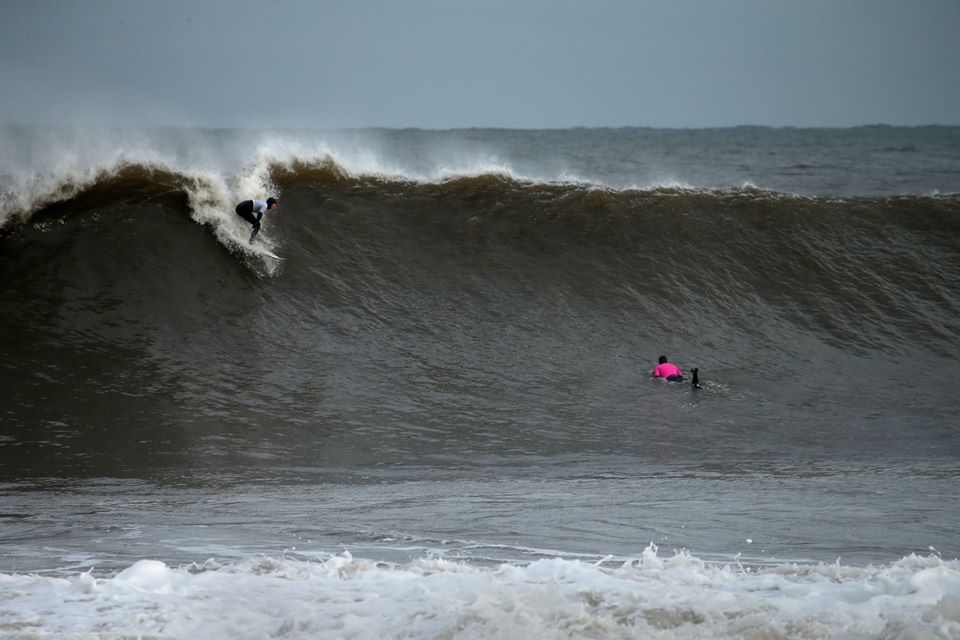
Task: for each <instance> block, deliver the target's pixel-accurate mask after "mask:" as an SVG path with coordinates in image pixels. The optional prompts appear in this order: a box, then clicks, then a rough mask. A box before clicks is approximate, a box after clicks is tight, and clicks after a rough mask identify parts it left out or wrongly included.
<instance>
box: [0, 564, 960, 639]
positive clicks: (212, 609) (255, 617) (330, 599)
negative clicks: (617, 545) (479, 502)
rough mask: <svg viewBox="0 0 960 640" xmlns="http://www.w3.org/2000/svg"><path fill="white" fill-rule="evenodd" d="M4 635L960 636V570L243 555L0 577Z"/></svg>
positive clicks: (915, 566) (941, 566)
mask: <svg viewBox="0 0 960 640" xmlns="http://www.w3.org/2000/svg"><path fill="white" fill-rule="evenodd" d="M0 595H2V598H3V601H4V605H3V607H2V609H0V626H2V628H3V629H5V630H7V631H13V632H20V633H29V634H31V635H36V636H39V637H54V636H59V635H70V634H72V635H78V636H86V635H88V634H89V635H96V634H100V635H106V636H111V637H112V636H124V635H145V636H149V637H153V636H157V637H165V638H192V637H204V638H260V637H285V638H312V637H346V638H437V637H456V638H491V637H496V638H743V637H757V638H759V637H764V638H766V637H770V638H787V637H798V638H799V637H802V638H807V637H816V638H832V637H843V638H876V637H911V638H960V564H958V562H957V561H944V560H942V559H940V558H938V557H936V556H928V557H919V556H909V557H907V558H904V559H902V560H900V561H898V562H895V563H893V564H890V565H886V566H880V567H866V568H857V567H849V566H843V565H841V564H839V563H836V564H817V565H794V564H788V565H780V566H775V567H763V568H753V569H751V568H749V567H743V566H740V565H737V564H724V565H716V564H711V563H707V562H705V561H703V560H701V559H699V558H697V557H694V556H692V555H690V554H688V553H685V552H682V553H675V554H673V555H661V554H659V553H658V551H657V549H656V547H653V546H651V547H648V548H647V549H646V550H645V551H644V552H643V553H642V554H641V555H640V556H639V557H637V558H635V559H632V560H629V561H627V562H624V563H622V564H617V565H616V566H606V565H603V564H601V563H597V564H594V563H587V562H582V561H575V560H565V559H544V560H539V561H536V562H533V563H530V564H527V565H514V564H503V565H499V566H494V567H479V566H473V565H468V564H462V563H456V562H450V561H446V560H442V559H436V558H422V559H419V560H414V561H412V562H409V563H406V564H402V565H400V564H390V563H381V562H375V561H370V560H363V559H357V558H354V557H352V556H351V555H350V554H348V553H343V554H340V555H335V556H330V557H328V558H326V559H323V560H319V561H307V560H304V559H294V558H289V557H285V558H266V557H262V558H251V559H249V560H247V561H244V562H240V563H235V564H226V565H223V564H219V563H217V562H213V561H210V562H207V563H204V564H202V565H190V566H185V567H180V568H171V567H168V566H167V565H166V564H164V563H162V562H159V561H156V560H141V561H139V562H137V563H135V564H133V565H132V566H130V567H128V568H126V569H124V570H123V571H120V572H119V573H117V574H115V575H112V576H102V577H96V576H94V575H92V573H82V574H79V575H73V576H68V577H48V576H37V575H0Z"/></svg>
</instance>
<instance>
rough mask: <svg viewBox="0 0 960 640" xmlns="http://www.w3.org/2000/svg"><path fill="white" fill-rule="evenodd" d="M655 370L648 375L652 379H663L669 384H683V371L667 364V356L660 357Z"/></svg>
mask: <svg viewBox="0 0 960 640" xmlns="http://www.w3.org/2000/svg"><path fill="white" fill-rule="evenodd" d="M657 362H659V364H658V365H657V368H656V369H654V370H653V372H652V373H651V374H650V375H651V376H652V377H654V378H665V379H666V380H668V381H669V382H683V371H680V369H679V368H677V366H676V365H673V364H670V363H669V362H667V356H660V358H659V359H658V360H657Z"/></svg>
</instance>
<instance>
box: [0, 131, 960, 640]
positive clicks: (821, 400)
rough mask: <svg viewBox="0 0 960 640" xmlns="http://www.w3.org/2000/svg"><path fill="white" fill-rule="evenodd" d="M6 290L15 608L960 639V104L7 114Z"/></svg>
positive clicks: (3, 160) (0, 485)
mask: <svg viewBox="0 0 960 640" xmlns="http://www.w3.org/2000/svg"><path fill="white" fill-rule="evenodd" d="M268 196H275V197H277V198H279V200H280V206H279V207H278V208H277V209H276V210H273V211H270V212H268V213H267V214H266V215H265V217H264V219H263V228H262V230H261V233H260V236H259V237H258V239H257V242H256V243H254V244H252V245H251V244H250V243H249V242H248V241H247V237H248V235H249V230H250V226H249V224H248V223H246V222H245V221H244V220H242V219H241V218H240V217H239V216H237V215H236V214H235V213H234V207H235V205H236V204H237V203H239V202H240V201H242V200H246V199H250V198H260V199H265V198H266V197H268ZM266 252H271V253H274V254H275V255H277V256H280V257H281V258H283V259H282V260H277V259H274V258H273V257H270V256H269V255H268V254H267V253H266ZM0 308H2V313H0V390H2V391H0V397H2V400H0V637H18V638H19V637H24V638H81V637H82V638H117V637H124V638H127V637H144V638H213V639H217V638H225V639H226V638H457V639H460V638H670V639H675V638H750V639H753V638H756V639H759V638H803V639H809V638H890V639H893V638H912V639H920V638H951V639H958V638H960V560H958V558H960V482H958V480H960V401H958V399H957V398H958V392H957V389H956V385H957V382H958V377H960V365H958V353H960V128H957V127H917V128H898V127H885V126H869V127H860V128H853V129H770V128H761V127H739V128H728V129H710V130H706V129H704V130H693V129H691V130H681V129H677V130H663V129H643V128H627V129H567V130H499V129H498V130H491V129H466V130H451V131H431V130H417V129H410V130H390V129H383V130H379V129H361V130H339V131H318V130H213V129H182V128H180V129H177V128H172V129H95V130H94V129H73V128H32V127H7V128H4V129H0ZM660 355H666V356H667V357H668V359H669V360H670V361H671V362H673V363H675V364H676V365H677V366H679V367H680V368H681V369H682V370H683V372H684V374H685V376H686V377H687V380H686V381H684V382H682V383H668V382H665V381H662V380H656V379H652V378H651V377H650V372H651V370H652V369H653V368H654V367H655V366H656V363H657V358H658V357H659V356H660ZM693 368H697V369H698V370H699V378H700V384H701V386H702V388H701V389H694V388H693V387H692V386H691V385H690V383H689V378H690V375H691V371H692V369H693Z"/></svg>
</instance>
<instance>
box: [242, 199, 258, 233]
mask: <svg viewBox="0 0 960 640" xmlns="http://www.w3.org/2000/svg"><path fill="white" fill-rule="evenodd" d="M236 211H237V215H238V216H240V217H241V218H243V219H244V220H246V221H247V222H249V223H250V224H252V225H253V230H254V231H259V230H260V219H261V218H262V217H263V211H257V215H256V216H254V215H253V200H244V201H243V202H241V203H240V204H238V205H237V209H236Z"/></svg>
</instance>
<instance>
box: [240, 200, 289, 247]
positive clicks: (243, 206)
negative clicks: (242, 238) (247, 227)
mask: <svg viewBox="0 0 960 640" xmlns="http://www.w3.org/2000/svg"><path fill="white" fill-rule="evenodd" d="M278 204H279V203H278V202H277V199H276V198H267V200H266V202H264V201H263V200H244V201H243V202H241V203H240V204H238V205H237V208H236V212H237V215H238V216H240V217H241V218H243V219H244V220H246V221H247V222H249V223H250V224H252V225H253V233H251V234H250V242H251V244H252V243H253V239H254V238H256V237H257V232H258V231H260V219H261V218H263V214H265V213H266V212H267V211H270V210H272V209H276V208H277V205H278ZM254 214H256V216H254Z"/></svg>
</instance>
